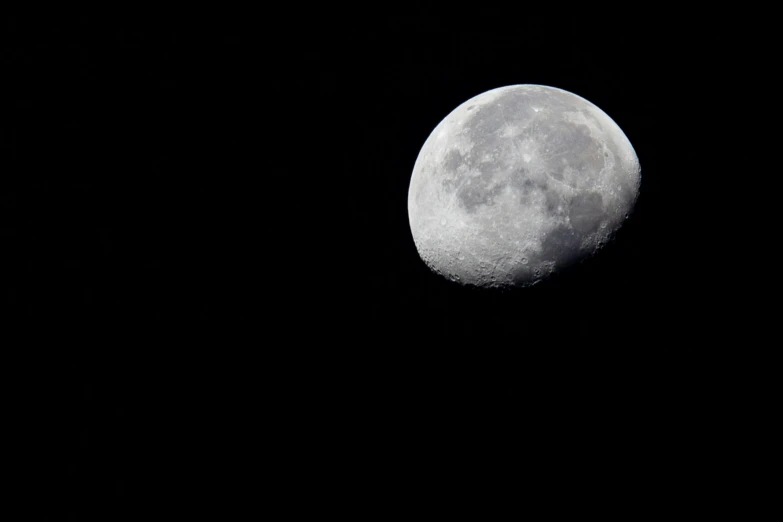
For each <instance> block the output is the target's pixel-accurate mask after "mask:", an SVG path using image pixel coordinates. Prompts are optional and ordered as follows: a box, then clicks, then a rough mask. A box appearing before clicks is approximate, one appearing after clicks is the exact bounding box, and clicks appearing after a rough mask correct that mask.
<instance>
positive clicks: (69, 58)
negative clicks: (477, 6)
mask: <svg viewBox="0 0 783 522" xmlns="http://www.w3.org/2000/svg"><path fill="white" fill-rule="evenodd" d="M623 16H625V18H623V17H621V18H620V19H619V20H613V19H612V18H611V17H607V16H606V15H605V14H603V13H597V12H593V11H592V10H589V9H586V10H584V11H583V12H578V13H577V12H569V13H565V12H564V13H559V14H558V15H557V16H553V15H552V14H551V13H548V14H546V15H545V14H536V13H533V12H529V11H525V10H524V9H522V8H519V9H518V10H516V11H513V10H512V11H509V10H508V9H506V8H504V10H502V11H497V10H489V9H488V10H487V11H481V10H479V12H477V13H476V14H475V15H470V16H454V15H452V14H449V15H444V14H443V13H439V12H437V11H434V10H433V11H427V10H426V9H422V10H421V11H420V12H417V13H415V14H399V13H388V14H384V15H371V14H369V13H353V12H337V11H333V10H329V9H321V11H320V12H317V13H314V12H310V14H309V15H308V16H307V17H305V16H304V15H300V16H289V15H271V14H269V15H263V16H261V15H254V16H241V15H239V14H237V15H232V16H220V17H218V16H212V15H211V14H204V15H203V16H202V17H199V18H198V19H196V18H195V17H192V18H191V17H183V16H176V17H175V16H171V17H168V16H166V17H163V16H158V17H152V18H153V19H150V18H149V17H144V18H141V19H140V20H131V19H129V18H128V17H124V16H119V17H113V16H112V17H109V16H98V15H91V16H81V17H79V16H77V17H74V18H71V17H69V18H68V19H67V21H64V19H58V18H57V17H52V19H47V20H43V19H41V18H39V19H35V20H32V19H30V20H22V19H17V18H11V19H6V20H5V21H4V26H3V58H2V59H3V68H4V69H5V70H6V71H7V72H8V74H7V76H6V80H5V83H6V84H7V86H9V87H10V94H8V95H7V98H6V103H5V105H4V109H3V116H2V122H0V127H1V128H2V157H3V164H4V167H3V175H2V179H1V180H0V183H2V185H0V213H2V214H1V215H2V218H1V219H0V238H2V260H1V261H0V263H2V273H3V274H5V276H4V277H5V283H4V285H3V303H4V309H5V310H6V313H5V314H4V316H3V318H2V321H3V324H4V325H6V326H7V328H6V331H8V332H9V336H8V338H9V339H12V338H13V339H16V336H13V337H12V336H11V333H10V332H14V333H16V332H17V331H18V332H19V333H21V334H22V335H21V337H19V339H23V340H24V344H17V341H16V340H14V341H9V345H12V346H13V350H12V351H13V353H21V354H23V355H24V356H25V357H24V358H25V359H27V356H28V355H29V356H31V359H33V362H32V364H31V365H30V368H31V372H30V373H31V378H25V384H24V385H22V386H21V387H20V388H19V389H18V390H19V391H18V393H16V397H17V398H16V399H12V402H13V403H14V405H16V406H18V408H19V412H20V414H21V416H22V418H23V419H24V420H23V421H22V422H20V423H18V424H17V426H18V428H16V429H17V430H18V431H17V433H18V434H19V438H20V440H21V441H24V442H25V443H26V444H31V445H32V449H31V450H29V451H27V450H25V451H22V450H20V453H21V454H23V456H25V457H26V458H28V459H29V462H30V464H29V465H27V466H26V470H27V472H26V473H25V475H24V476H25V477H27V476H28V474H29V477H30V478H29V480H28V479H27V478H25V479H24V480H21V481H20V483H21V484H22V486H23V487H24V488H25V489H31V490H32V491H35V492H36V493H35V494H34V497H35V498H34V500H33V501H32V503H31V506H32V509H33V510H34V512H35V514H34V515H33V516H32V519H35V520H41V519H44V518H41V517H43V516H44V513H47V514H48V513H51V516H52V517H53V518H51V519H52V520H54V519H58V520H59V519H68V520H137V519H138V517H139V516H141V515H144V516H145V517H146V516H147V514H149V513H155V514H161V516H166V515H167V514H171V515H176V514H178V513H179V514H181V513H182V511H183V510H186V511H188V512H191V511H192V512H193V513H194V515H201V514H204V513H207V508H208V507H213V508H215V509H216V512H217V513H223V514H225V510H226V509H228V508H229V506H233V505H235V503H236V501H237V500H240V499H244V500H247V499H250V500H251V503H254V504H255V506H256V509H258V510H259V511H261V512H263V511H264V510H265V509H268V507H267V502H269V501H270V499H271V498H276V499H278V500H280V499H284V502H286V503H287V505H288V506H289V509H290V510H292V512H293V511H296V510H299V509H315V510H316V511H319V510H322V511H323V512H324V513H327V512H332V510H334V509H337V510H339V511H340V512H343V510H347V511H348V512H354V513H357V514H361V513H372V512H377V511H381V512H384V513H385V512H397V513H406V512H409V510H410V509H412V507H413V506H414V505H418V504H420V503H423V504H424V505H425V506H426V507H425V508H424V509H425V511H423V512H433V513H438V512H442V511H443V510H449V511H450V510H456V511H457V512H462V511H463V510H467V509H468V506H475V507H476V509H478V510H479V512H482V513H483V512H484V510H485V509H487V502H488V501H489V500H490V499H493V498H494V499H496V500H501V499H520V500H522V499H527V500H524V502H531V501H532V500H531V499H532V498H537V499H550V498H551V499H552V500H551V501H550V502H552V505H553V506H561V505H562V502H560V501H558V500H557V497H558V495H559V494H560V493H561V492H562V491H564V490H565V489H566V488H568V487H569V485H572V486H573V485H574V484H576V488H575V490H576V494H581V495H586V494H587V492H588V490H590V489H591V488H590V487H589V486H590V485H593V486H597V487H598V489H602V490H604V494H603V495H599V496H594V497H593V498H592V500H591V502H597V503H598V504H599V505H600V504H601V503H603V502H606V501H607V500H606V498H605V495H606V491H611V492H613V493H612V495H619V494H620V493H619V492H622V496H623V497H624V498H626V499H632V500H634V501H635V502H637V505H638V503H643V502H651V501H650V500H649V499H647V500H644V499H643V497H644V496H645V495H647V494H650V491H655V493H653V496H655V495H660V496H661V497H663V498H666V499H667V500H669V499H673V498H677V497H679V496H682V495H686V494H687V495H691V494H693V493H692V491H691V490H688V489H687V488H686V487H685V486H682V487H680V486H669V488H668V489H667V490H666V491H665V492H662V491H661V490H659V489H654V490H644V491H642V490H640V489H639V488H637V487H636V486H635V484H636V482H634V480H631V479H630V478H629V477H632V476H635V474H637V473H639V472H640V471H642V472H643V474H644V475H645V476H647V477H648V479H651V478H652V477H656V476H658V474H660V473H663V474H665V475H666V476H668V477H669V479H668V480H669V481H674V480H675V476H679V477H687V476H690V473H691V471H692V470H695V469H697V468H698V469H699V470H700V471H701V472H704V471H707V472H708V473H709V470H711V469H713V468H715V467H722V466H724V465H725V464H726V461H725V459H723V460H720V461H718V462H716V461H715V460H712V461H710V459H709V458H708V455H710V454H711V452H712V451H713V449H714V444H717V443H715V442H713V441H712V438H711V437H710V436H704V428H703V426H704V425H706V424H707V420H706V419H708V418H713V417H714V416H716V415H717V416H718V417H720V416H721V415H722V413H721V414H717V412H725V411H726V409H728V408H733V407H734V406H733V401H734V399H733V397H734V393H735V391H736V390H735V388H737V387H738V386H739V385H738V384H737V383H738V382H739V381H740V380H741V376H740V375H739V374H736V373H735V374H726V373H724V372H721V371H718V370H713V369H714V368H717V367H721V366H722V365H723V364H726V361H727V360H730V359H731V357H732V354H731V353H730V352H727V351H726V350H725V349H719V346H726V343H733V342H735V341H734V337H733V336H732V335H733V330H732V331H731V332H730V331H729V326H730V325H731V322H732V320H736V317H733V318H732V320H726V313H725V309H726V307H728V306H736V305H737V302H736V301H735V300H734V298H733V296H732V295H731V294H732V289H731V288H727V287H726V286H720V285H715V284H713V281H714V277H715V276H716V275H718V276H723V275H724V274H725V272H726V271H737V270H743V268H742V267H737V266H736V265H726V264H722V263H714V262H713V261H714V260H715V259H716V258H717V259H720V255H721V254H720V249H717V248H716V247H715V244H716V243H715V238H716V235H717V234H715V232H713V230H714V228H715V227H716V223H718V224H721V223H724V222H728V221H731V218H730V216H727V215H725V213H723V214H715V213H713V212H712V211H711V210H710V209H712V208H713V207H712V203H711V202H714V198H713V197H712V195H713V193H715V192H716V191H717V189H716V188H715V187H717V186H719V185H720V184H721V180H722V179H724V176H725V175H726V172H727V170H728V168H729V167H728V163H729V161H730V160H729V159H728V158H725V157H721V159H716V155H715V150H716V147H717V148H721V149H722V148H723V147H724V146H725V147H728V146H729V145H728V144H726V140H722V141H721V140H716V136H717V137H721V136H723V134H721V133H720V130H719V127H720V126H721V125H725V122H726V118H727V116H726V115H725V114H717V115H716V114H715V111H714V110H713V109H712V108H711V104H712V103H713V102H714V98H716V97H722V96H724V94H723V93H722V92H720V93H716V91H715V89H714V87H715V85H716V84H717V83H719V82H726V81H729V80H733V79H734V78H736V77H737V73H736V71H737V65H736V64H738V63H742V60H741V59H740V60H736V59H735V58H734V57H733V56H732V55H731V49H732V45H731V43H732V42H731V41H730V39H729V41H728V45H727V37H726V34H725V32H724V31H723V30H722V29H721V27H723V26H721V24H720V23H718V20H717V19H715V18H713V16H714V13H706V14H703V16H702V17H700V18H699V19H698V20H694V19H684V18H683V17H682V16H681V15H678V16H674V15H672V13H670V12H652V11H648V12H643V13H636V14H632V13H628V14H627V15H623ZM720 20H721V21H722V22H725V17H724V18H721V19H720ZM520 83H536V84H544V85H552V86H556V87H560V88H563V89H566V90H568V91H571V92H574V93H576V94H579V95H580V96H582V97H584V98H586V99H588V100H590V101H591V102H593V103H594V104H596V105H597V106H598V107H600V108H601V109H603V110H604V111H605V112H606V113H607V114H609V116H610V117H612V118H613V119H614V120H615V121H616V122H617V123H618V124H619V126H620V127H621V128H622V129H623V131H624V132H625V134H626V135H627V136H628V138H629V139H630V141H631V143H632V144H633V146H634V148H635V150H636V152H637V154H638V157H639V160H640V163H641V166H642V187H641V195H640V198H639V200H638V204H637V207H636V210H635V212H634V213H633V214H632V217H631V219H630V220H629V221H628V222H627V223H626V225H625V226H624V227H623V228H622V230H621V231H620V232H619V234H618V236H617V239H616V241H614V242H613V243H612V244H610V245H609V246H608V247H607V248H606V249H605V251H604V252H602V253H601V254H600V255H599V256H598V257H596V258H595V259H593V260H591V261H590V262H588V263H586V264H585V265H582V266H579V267H578V268H576V269H575V270H572V271H569V272H566V273H564V274H561V275H559V276H558V277H556V278H555V279H553V280H551V281H548V282H546V283H544V284H541V285H538V286H536V287H534V288H531V289H527V290H524V291H520V292H510V293H502V294H498V293H490V292H482V291H477V290H470V289H465V288H462V287H460V286H458V285H455V284H452V283H449V282H447V281H445V280H444V279H442V278H440V277H439V276H436V275H435V274H433V273H431V272H430V271H429V270H428V269H427V267H426V266H425V265H424V263H423V262H422V261H421V260H420V259H419V257H418V254H417V252H416V250H415V247H414V244H413V241H412V238H411V234H410V229H409V226H408V219H407V190H408V183H409V180H410V175H411V172H412V168H413V164H414V162H415V160H416V156H417V154H418V152H419V150H420V148H421V146H422V145H423V143H424V141H425V140H426V138H427V136H428V135H429V133H430V132H431V131H432V129H433V128H434V127H435V125H437V123H438V122H440V120H441V119H443V118H444V117H445V116H446V115H447V114H448V113H449V112H450V111H451V110H452V109H453V108H455V107H456V106H457V105H459V104H461V103H462V102H463V101H465V100H467V99H468V98H470V97H473V96H475V95H477V94H479V93H481V92H484V91H486V90H489V89H492V88H495V87H499V86H503V85H510V84H520ZM716 143H717V145H716ZM718 339H719V340H720V342H718ZM748 339H749V338H748V337H747V336H746V337H745V341H744V342H746V343H747V342H750V341H749V340H748ZM17 346H18V348H17ZM706 351H709V356H705V353H706ZM729 362H730V361H729ZM20 447H21V446H20ZM25 447H26V446H25ZM683 455H687V458H685V459H683V458H682V456H683ZM28 484H29V485H30V488H27V485H28ZM642 489H644V488H642ZM588 496H589V495H588ZM637 496H638V498H637ZM545 502H546V501H545ZM558 502H560V503H558ZM580 502H581V501H580ZM585 502H587V501H585ZM611 502H614V501H611ZM492 503H493V504H494V503H495V502H494V501H493V502H492ZM613 505H614V504H613ZM617 509H619V507H618V508H617ZM364 510H369V511H364ZM38 514H40V516H39V515H38ZM69 517H70V518H69Z"/></svg>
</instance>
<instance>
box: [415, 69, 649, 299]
mask: <svg viewBox="0 0 783 522" xmlns="http://www.w3.org/2000/svg"><path fill="white" fill-rule="evenodd" d="M640 185H641V168H640V165H639V160H638V158H637V156H636V152H635V151H634V149H633V147H632V146H631V143H630V141H629V140H628V138H627V137H626V136H625V134H624V133H623V131H622V130H621V129H620V127H619V126H618V125H617V124H616V123H615V122H614V121H613V120H612V119H611V118H610V117H609V116H608V115H607V114H606V113H604V112H603V111H602V110H601V109H599V108H598V107H596V106H595V105H593V104H592V103H591V102H589V101H587V100H586V99H584V98H582V97H580V96H577V95H576V94H573V93H571V92H568V91H565V90H562V89H559V88H556V87H549V86H544V85H531V84H524V85H511V86H506V87H500V88H497V89H492V90H490V91H487V92H484V93H482V94H479V95H477V96H475V97H473V98H471V99H469V100H468V101H466V102H464V103H463V104H462V105H460V106H459V107H457V108H456V109H454V110H453V111H452V112H451V113H450V114H449V115H448V116H446V117H445V118H444V119H443V120H442V121H441V122H440V123H439V124H438V125H437V127H435V129H434V130H433V131H432V133H431V134H430V135H429V137H428V138H427V140H426V141H425V143H424V145H423V146H422V148H421V151H420V152H419V155H418V157H417V158H416V163H415V165H414V167H413V174H412V176H411V181H410V187H409V190H408V218H409V222H410V227H411V233H412V235H413V240H414V243H415V245H416V249H417V251H418V253H419V255H420V257H421V259H422V260H423V261H424V263H425V264H426V265H427V266H428V267H429V268H430V269H431V270H433V271H434V272H436V273H438V274H440V275H442V276H444V277H446V278H448V279H450V280H452V281H455V282H458V283H460V284H463V285H475V286H479V287H495V288H509V287H527V286H531V285H534V284H536V283H538V282H540V281H542V280H544V279H546V278H548V277H550V276H551V275H552V274H553V273H555V272H556V271H558V270H559V269H561V268H565V267H567V266H570V265H573V264H574V263H576V262H578V261H580V260H583V259H585V258H586V257H589V256H592V255H594V254H595V253H597V252H598V251H599V250H600V249H601V248H602V247H603V245H605V244H606V243H607V241H608V240H610V239H611V238H612V237H613V236H614V234H615V233H616V232H617V230H618V229H619V228H620V227H621V226H622V224H623V222H624V221H625V220H626V219H628V215H629V214H630V212H631V211H632V210H633V207H634V205H635V203H636V200H637V198H638V195H639V188H640Z"/></svg>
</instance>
